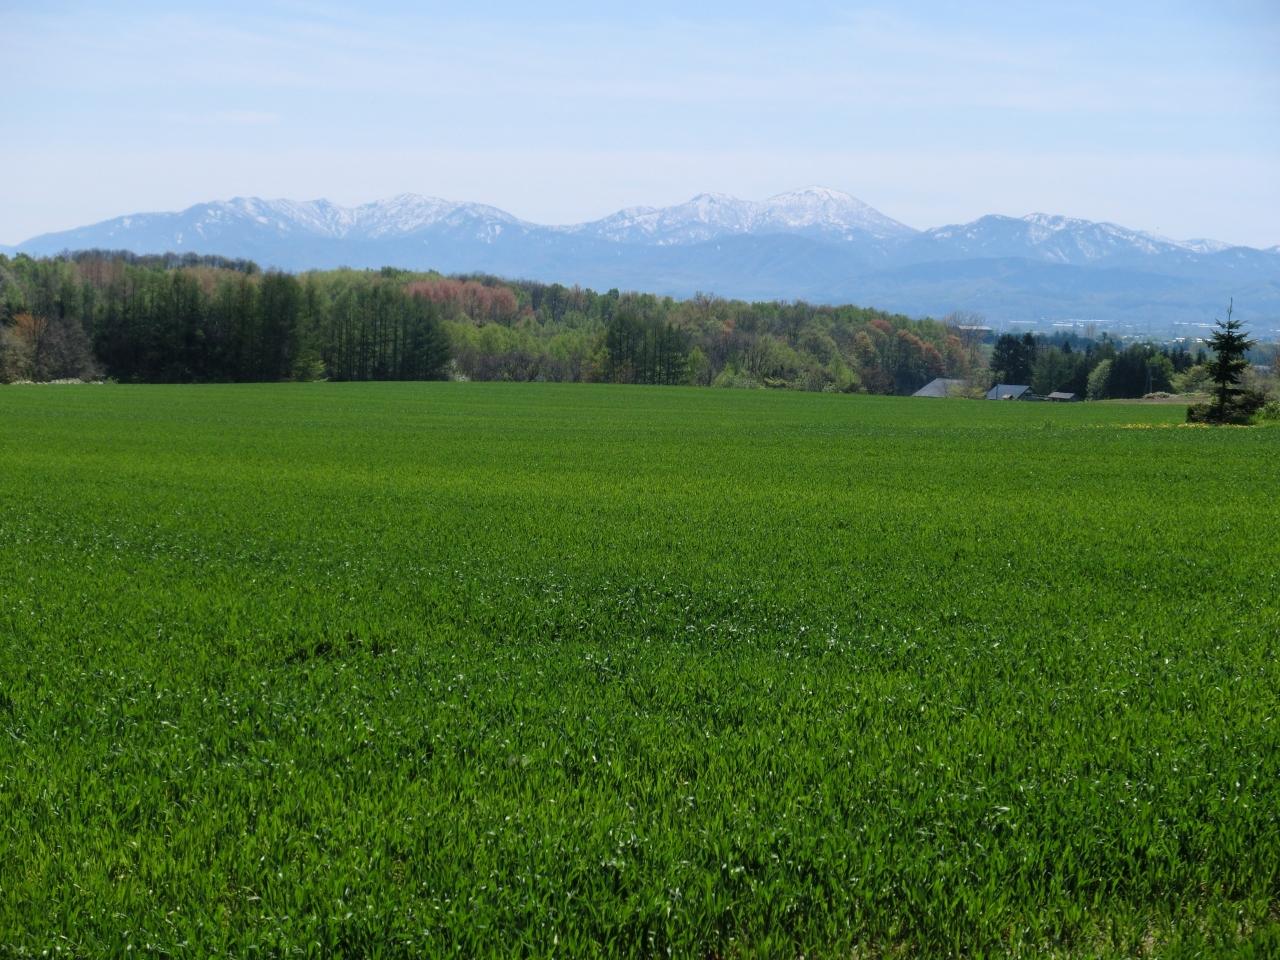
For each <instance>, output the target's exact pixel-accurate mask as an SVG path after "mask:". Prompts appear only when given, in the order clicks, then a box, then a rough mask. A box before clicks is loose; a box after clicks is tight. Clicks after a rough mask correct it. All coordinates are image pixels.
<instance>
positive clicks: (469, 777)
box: [0, 383, 1280, 958]
mask: <svg viewBox="0 0 1280 960" xmlns="http://www.w3.org/2000/svg"><path fill="white" fill-rule="evenodd" d="M1183 413H1184V411H1183V409H1182V408H1181V407H1166V406H1133V405H1121V404H1115V405H1113V404H1077V405H1060V406H1059V405H1049V404H1013V403H1004V404H1001V403H985V402H966V401H935V400H914V399H894V398H876V397H849V396H834V395H801V394H783V393H774V392H747V391H714V390H708V389H703V390H692V389H677V388H670V389H664V388H627V387H598V386H573V385H568V386H560V385H552V384H528V385H508V384H450V383H437V384H282V385H270V386H258V385H246V386H235V385H225V386H198V387H197V386H185V387H159V386H152V387H143V386H103V387H88V386H86V387H9V388H4V389H0V956H15V957H21V956H28V955H31V956H44V955H48V956H58V955H62V956H77V957H96V956H114V955H126V954H129V955H138V956H146V955H158V956H184V957H185V956H189V957H205V956H233V957H253V956H262V957H267V956H282V957H283V956H295V955H297V956H321V955H323V956H367V957H400V956H403V957H419V956H436V955H453V956H463V957H476V956H501V957H509V956H518V955H539V956H542V955H546V956H550V955H556V956H591V955H599V954H601V953H604V954H609V955H618V956H632V957H653V956H673V957H679V958H686V957H690V958H702V957H706V958H711V957H764V956H777V957H796V956H800V955H804V956H807V957H863V958H871V957H880V956H884V957H917V956H919V957H935V956H948V955H955V956H982V955H986V956H1005V955H1016V956H1027V957H1040V956H1059V957H1077V956H1079V957H1094V956H1113V955H1114V956H1142V955H1158V956H1187V957H1190V956H1228V955H1230V956H1237V955H1245V956H1250V955H1251V956H1256V957H1264V956H1275V955H1277V953H1280V663H1278V662H1277V654H1278V652H1280V501H1278V500H1277V491H1280V429H1275V428H1263V427H1258V428H1250V429H1232V428H1219V429H1212V428H1200V429H1196V428H1185V427H1181V426H1179V425H1178V423H1179V421H1180V420H1181V419H1182V418H1183Z"/></svg>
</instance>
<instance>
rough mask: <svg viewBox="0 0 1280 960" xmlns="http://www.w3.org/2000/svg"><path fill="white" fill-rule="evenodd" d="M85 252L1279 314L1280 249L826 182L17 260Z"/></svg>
mask: <svg viewBox="0 0 1280 960" xmlns="http://www.w3.org/2000/svg"><path fill="white" fill-rule="evenodd" d="M89 248H98V249H127V250H132V251H134V252H136V253H164V252H177V253H183V252H188V251H190V252H196V253H213V254H221V255H223V256H229V257H245V258H249V259H253V260H256V261H258V262H259V263H261V264H263V265H264V266H274V267H279V268H282V269H287V270H305V269H310V268H325V267H335V266H344V265H345V266H350V267H356V268H361V267H370V268H376V267H382V266H398V267H407V268H413V269H428V268H430V269H436V270H440V271H442V272H445V273H470V272H487V273H493V274H498V275H501V276H508V277H513V278H530V279H538V280H546V281H557V282H560V283H565V284H574V283H578V284H582V285H585V286H591V287H595V288H597V289H609V288H610V287H618V288H620V289H632V290H645V291H650V292H654V293H659V294H672V295H688V294H692V293H694V292H695V291H698V290H702V291H709V292H715V293H718V294H721V295H723V296H730V297H743V298H750V299H799V298H804V299H808V300H814V301H818V302H828V303H830V302H852V303H863V304H867V305H873V306H879V307H883V308H886V309H891V310H899V311H902V312H904V313H911V314H932V315H935V316H936V315H941V314H945V313H948V312H950V311H952V310H956V309H963V310H971V311H977V312H980V313H983V314H985V315H986V316H987V317H988V318H989V319H991V320H993V321H996V322H999V321H1001V320H1012V319H1027V318H1056V317H1061V318H1068V317H1071V318H1078V317H1089V318H1094V319H1102V320H1107V319H1125V320H1138V321H1142V322H1151V323H1156V322H1159V323H1174V322H1180V321H1187V322H1198V321H1203V320H1204V319H1205V317H1206V316H1208V317H1211V316H1212V315H1213V312H1214V311H1215V310H1218V311H1220V310H1221V304H1222V303H1224V302H1225V301H1226V298H1227V297H1229V296H1235V298H1236V304H1237V315H1239V316H1241V318H1242V319H1248V316H1249V315H1256V316H1260V317H1262V318H1263V319H1265V320H1267V321H1268V322H1271V321H1277V320H1278V318H1280V247H1275V248H1271V249H1269V250H1256V249H1252V248H1248V247H1233V246H1230V245H1227V244H1222V243H1217V242H1215V241H1212V240H1189V241H1185V242H1179V241H1174V240H1169V239H1166V238H1163V237H1158V236H1156V235H1154V234H1151V233H1145V232H1143V231H1140V230H1131V229H1128V228H1125V227H1121V226H1117V225H1116V224H1112V223H1096V222H1093V221H1089V220H1080V219H1074V218H1070V217H1061V216H1053V215H1049V214H1042V213H1035V214H1030V215H1028V216H1025V217H1009V216H998V215H990V216H985V217H980V218H979V219H977V220H974V221H973V222H971V223H965V224H953V225H949V226H943V227H936V228H933V229H930V230H914V229H912V228H911V227H909V226H907V225H905V224H903V223H900V222H898V221H897V220H894V219H892V218H890V217H888V216H886V215H885V214H883V213H881V212H879V211H878V210H876V209H874V208H872V207H870V206H868V205H867V204H865V203H863V202H862V201H861V200H858V199H857V198H855V197H853V196H850V195H849V194H847V193H842V192H840V191H838V190H831V189H829V188H825V187H809V188H806V189H804V190H796V191H792V192H790V193H782V194H778V195H777V196H774V197H770V198H768V199H767V200H740V199H737V198H735V197H730V196H726V195H723V194H712V193H707V194H700V195H699V196H696V197H694V198H692V199H691V200H689V201H687V202H685V203H679V204H675V205H674V206H670V207H659V208H651V207H636V208H631V209H627V210H621V211H619V212H617V213H614V214H611V215H610V216H606V217H604V218H602V219H600V220H595V221H592V222H590V223H580V224H574V225H570V226H543V225H539V224H535V223H530V222H528V221H525V220H520V219H519V218H517V217H514V216H512V215H511V214H509V213H507V212H505V211H503V210H499V209H497V208H496V207H491V206H486V205H484V204H478V203H459V202H455V201H450V200H442V199H439V198H435V197H423V196H417V195H415V194H401V195H400V196H397V197H392V198H390V199H387V200H379V201H375V202H372V203H365V204H361V205H359V206H354V207H344V206H340V205H338V204H335V203H331V202H329V201H327V200H308V201H297V200H264V199H260V198H256V197H236V198H234V199H231V200H227V201H218V202H212V203H201V204H196V205H195V206H193V207H189V208H188V209H186V210H183V211H180V212H176V213H144V214H131V215H128V216H123V217H116V218H114V219H112V220H107V221H104V222H102V223H98V224H95V225H93V226H88V227H82V228H79V229H76V230H69V231H66V232H63V233H54V234H46V235H44V236H40V237H34V238H32V239H31V240H28V241H27V242H25V243H23V244H19V245H18V247H17V248H16V250H17V251H19V252H25V253H31V254H37V255H38V254H56V253H59V252H61V251H64V250H76V249H89ZM1278 322H1280V321H1278Z"/></svg>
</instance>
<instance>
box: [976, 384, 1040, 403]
mask: <svg viewBox="0 0 1280 960" xmlns="http://www.w3.org/2000/svg"><path fill="white" fill-rule="evenodd" d="M1034 397H1035V394H1033V393H1032V392H1031V388H1030V387H1029V386H1027V385H1026V384H1022V383H997V384H996V385H995V386H994V387H992V388H991V389H990V390H988V391H987V399H988V400H1031V399H1034Z"/></svg>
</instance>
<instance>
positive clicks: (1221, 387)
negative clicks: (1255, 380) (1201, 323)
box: [1209, 301, 1254, 423]
mask: <svg viewBox="0 0 1280 960" xmlns="http://www.w3.org/2000/svg"><path fill="white" fill-rule="evenodd" d="M1234 306H1235V303H1234V301H1232V302H1231V303H1229V304H1228V306H1227V319H1226V320H1225V321H1223V320H1218V321H1217V324H1218V329H1216V330H1215V331H1214V332H1213V335H1212V336H1211V337H1209V346H1211V347H1212V348H1213V351H1214V357H1213V360H1212V361H1211V362H1210V363H1209V376H1210V377H1212V379H1213V382H1214V384H1215V385H1216V388H1217V389H1216V390H1215V392H1214V403H1213V411H1212V416H1213V419H1214V420H1217V421H1218V422H1219V423H1225V422H1226V421H1227V420H1229V419H1230V418H1231V407H1232V402H1231V401H1232V399H1233V398H1234V397H1236V396H1238V395H1239V394H1241V393H1243V391H1242V390H1241V389H1240V388H1239V387H1238V386H1237V384H1238V383H1239V382H1240V374H1242V373H1244V371H1245V368H1246V367H1248V366H1249V361H1247V360H1246V359H1245V357H1244V355H1245V351H1247V350H1248V349H1249V348H1250V347H1252V346H1253V343H1254V341H1252V340H1250V339H1249V336H1248V334H1246V333H1245V332H1244V331H1243V330H1242V329H1241V323H1240V321H1239V320H1233V319H1232V318H1231V313H1232V308H1233V307H1234Z"/></svg>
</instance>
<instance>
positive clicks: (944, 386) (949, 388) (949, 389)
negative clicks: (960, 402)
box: [912, 377, 964, 397]
mask: <svg viewBox="0 0 1280 960" xmlns="http://www.w3.org/2000/svg"><path fill="white" fill-rule="evenodd" d="M963 386H964V381H963V380H949V379H947V378H946V377H938V378H936V379H934V380H930V381H929V382H928V383H926V384H925V385H924V386H923V387H921V388H920V389H919V390H917V391H916V392H915V393H913V394H912V396H913V397H951V396H955V395H956V394H957V393H959V392H960V388H961V387H963Z"/></svg>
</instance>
